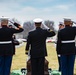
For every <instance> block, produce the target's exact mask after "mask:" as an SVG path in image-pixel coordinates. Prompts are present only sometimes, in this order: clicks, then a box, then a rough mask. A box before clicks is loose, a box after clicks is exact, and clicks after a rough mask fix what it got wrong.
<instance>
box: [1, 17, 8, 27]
mask: <svg viewBox="0 0 76 75" xmlns="http://www.w3.org/2000/svg"><path fill="white" fill-rule="evenodd" d="M0 20H1V26H7V25H8V18H4V17H3V18H0Z"/></svg>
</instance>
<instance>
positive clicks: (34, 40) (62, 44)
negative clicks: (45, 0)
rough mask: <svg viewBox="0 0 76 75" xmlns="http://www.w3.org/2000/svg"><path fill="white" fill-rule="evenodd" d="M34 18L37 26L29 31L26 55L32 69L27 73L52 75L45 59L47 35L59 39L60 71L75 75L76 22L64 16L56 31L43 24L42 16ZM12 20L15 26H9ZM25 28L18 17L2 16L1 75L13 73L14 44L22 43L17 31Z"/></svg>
mask: <svg viewBox="0 0 76 75" xmlns="http://www.w3.org/2000/svg"><path fill="white" fill-rule="evenodd" d="M32 21H33V22H34V25H35V29H34V30H32V31H30V32H29V33H28V36H27V42H26V46H25V54H26V55H27V56H28V57H29V59H30V61H29V62H30V63H31V64H29V65H30V66H29V67H30V71H31V72H30V71H28V70H27V75H50V74H49V72H48V70H47V69H48V67H47V66H46V64H47V61H46V58H45V57H46V56H47V47H46V40H47V38H48V37H53V36H56V35H57V39H56V40H57V41H56V42H55V44H56V53H57V59H58V64H59V68H58V71H59V72H61V75H74V64H75V54H76V48H75V36H76V27H75V26H73V24H74V23H75V22H73V21H72V20H71V19H66V18H65V19H64V22H59V25H58V26H59V30H58V32H57V33H56V32H55V31H54V30H51V29H50V28H49V27H47V26H46V25H45V24H43V20H42V19H41V18H36V19H34V20H32ZM9 22H10V23H12V25H11V24H10V25H9ZM42 25H43V27H44V29H43V28H42ZM13 26H14V27H13ZM23 31H24V29H23V27H22V26H21V25H20V24H19V23H18V22H16V21H15V20H11V19H9V18H5V17H2V18H0V75H11V65H12V60H13V59H12V58H13V55H15V45H19V42H18V41H17V40H16V36H15V33H20V32H23ZM49 63H51V62H49ZM27 66H28V63H27ZM27 69H28V68H27ZM23 70H25V69H22V70H21V72H23ZM46 70H47V72H46ZM29 72H30V73H29ZM24 75H25V73H24ZM51 75H54V74H51ZM55 75H59V74H55Z"/></svg>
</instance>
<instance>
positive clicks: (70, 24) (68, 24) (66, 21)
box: [64, 19, 72, 26]
mask: <svg viewBox="0 0 76 75" xmlns="http://www.w3.org/2000/svg"><path fill="white" fill-rule="evenodd" d="M64 25H65V26H72V21H71V19H64Z"/></svg>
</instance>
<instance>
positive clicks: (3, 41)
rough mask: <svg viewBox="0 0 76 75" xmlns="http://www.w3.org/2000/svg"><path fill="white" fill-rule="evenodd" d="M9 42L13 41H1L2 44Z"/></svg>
mask: <svg viewBox="0 0 76 75" xmlns="http://www.w3.org/2000/svg"><path fill="white" fill-rule="evenodd" d="M9 43H12V41H2V42H0V44H9Z"/></svg>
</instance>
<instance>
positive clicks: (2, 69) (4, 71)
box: [0, 56, 12, 75]
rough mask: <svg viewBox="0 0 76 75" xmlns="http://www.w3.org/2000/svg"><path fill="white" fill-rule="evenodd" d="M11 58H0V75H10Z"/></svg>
mask: <svg viewBox="0 0 76 75" xmlns="http://www.w3.org/2000/svg"><path fill="white" fill-rule="evenodd" d="M11 62H12V56H0V75H10V69H11Z"/></svg>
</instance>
